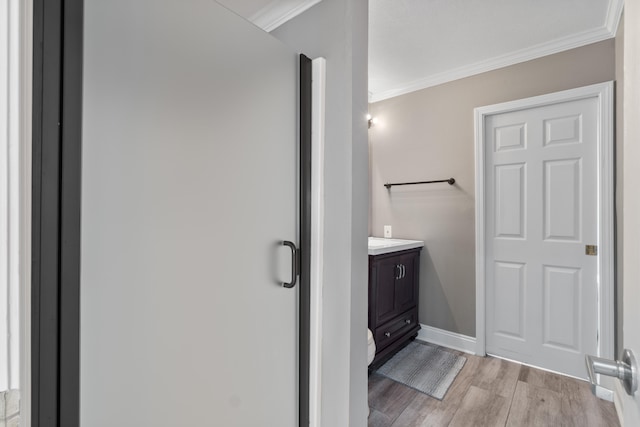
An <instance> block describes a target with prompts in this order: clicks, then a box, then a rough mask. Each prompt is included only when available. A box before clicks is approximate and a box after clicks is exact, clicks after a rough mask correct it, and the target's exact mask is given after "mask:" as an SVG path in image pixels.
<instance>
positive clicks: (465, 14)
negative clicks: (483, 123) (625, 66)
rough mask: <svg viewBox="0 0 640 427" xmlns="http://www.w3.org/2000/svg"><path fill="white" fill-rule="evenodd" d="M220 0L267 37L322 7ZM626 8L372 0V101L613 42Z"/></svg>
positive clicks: (550, 2) (560, 2) (549, 1)
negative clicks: (299, 15) (547, 56)
mask: <svg viewBox="0 0 640 427" xmlns="http://www.w3.org/2000/svg"><path fill="white" fill-rule="evenodd" d="M217 1H218V2H219V3H221V4H223V5H224V6H226V7H228V8H229V9H231V10H233V11H234V12H236V13H238V14H239V15H241V16H243V17H245V18H246V19H248V20H249V21H251V22H253V23H254V24H255V25H257V26H259V27H261V28H263V29H265V30H266V31H271V30H273V29H274V28H277V27H278V26H279V25H281V24H283V23H284V22H286V21H287V20H289V19H291V18H293V17H295V16H297V15H298V14H300V13H302V12H304V11H305V10H307V9H308V8H310V7H311V6H313V5H315V4H316V3H318V2H320V0H217ZM333 1H343V0H333ZM622 3H623V0H369V100H370V101H371V102H375V101H379V100H382V99H386V98H390V97H393V96H397V95H401V94H403V93H408V92H413V91H415V90H419V89H423V88H426V87H429V86H435V85H438V84H442V83H445V82H448V81H451V80H455V79H459V78H464V77H468V76H471V75H474V74H478V73H482V72H485V71H489V70H493V69H496V68H500V67H505V66H508V65H512V64H516V63H518V62H523V61H528V60H531V59H535V58H539V57H541V56H545V55H550V54H553V53H557V52H561V51H563V50H567V49H572V48H575V47H579V46H583V45H586V44H589V43H595V42H598V41H601V40H605V39H607V38H611V37H613V36H615V31H616V29H617V25H618V21H619V19H620V14H621V11H622ZM328 66H330V64H329V65H328Z"/></svg>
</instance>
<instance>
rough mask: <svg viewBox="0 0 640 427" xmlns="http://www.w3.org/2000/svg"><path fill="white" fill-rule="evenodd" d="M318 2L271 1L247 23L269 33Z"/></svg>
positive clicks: (309, 0) (300, 0)
mask: <svg viewBox="0 0 640 427" xmlns="http://www.w3.org/2000/svg"><path fill="white" fill-rule="evenodd" d="M320 1H322V0H280V1H272V2H271V3H270V4H269V5H268V6H266V7H264V8H262V9H261V10H259V11H258V12H256V13H254V14H253V15H251V16H250V17H249V21H251V22H252V23H253V24H254V25H256V26H258V27H260V28H262V29H263V30H265V31H266V32H271V31H273V30H275V29H276V28H278V27H279V26H280V25H282V24H284V23H285V22H287V21H289V20H290V19H293V18H295V17H296V16H298V15H300V14H301V13H303V12H304V11H306V10H307V9H309V8H310V7H312V6H314V5H316V4H318V3H320Z"/></svg>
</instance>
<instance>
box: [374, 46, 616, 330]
mask: <svg viewBox="0 0 640 427" xmlns="http://www.w3.org/2000/svg"><path fill="white" fill-rule="evenodd" d="M614 44H615V43H614V40H613V39H611V40H607V41H603V42H600V43H595V44H592V45H588V46H585V47H581V48H577V49H573V50H569V51H566V52H562V53H558V54H555V55H550V56H547V57H543V58H540V59H536V60H533V61H528V62H524V63H521V64H517V65H513V66H510V67H505V68H502V69H499V70H495V71H490V72H487V73H483V74H479V75H476V76H472V77H468V78H465V79H460V80H456V81H453V82H450V83H446V84H442V85H439V86H435V87H432V88H427V89H424V90H421V91H416V92H413V93H409V94H406V95H402V96H398V97H395V98H391V99H387V100H384V101H380V102H377V103H374V104H370V106H369V111H370V113H371V114H372V115H373V116H374V117H375V118H377V119H378V124H377V125H375V126H374V127H372V128H371V129H370V130H369V149H370V156H371V165H370V168H371V170H370V175H371V190H370V191H371V212H370V215H371V234H372V235H373V236H382V231H383V225H387V224H390V225H392V226H393V236H394V237H398V238H407V239H418V240H424V241H425V249H424V251H423V253H422V256H421V263H420V269H421V277H420V313H419V316H420V322H421V323H423V324H426V325H429V326H434V327H437V328H441V329H444V330H447V331H452V332H457V333H460V334H464V335H468V336H475V304H476V301H475V246H474V245H475V225H474V212H475V211H474V210H475V195H474V185H475V183H474V123H473V121H474V119H473V109H474V108H475V107H480V106H483V105H491V104H496V103H500V102H506V101H511V100H515V99H521V98H527V97H531V96H536V95H541V94H545V93H550V92H556V91H560V90H565V89H571V88H576V87H580V86H586V85H589V84H594V83H599V82H604V81H609V80H613V79H615V77H616V75H615V62H614V53H615V49H614ZM449 177H454V178H455V179H456V184H455V185H454V186H449V185H448V184H430V185H422V186H407V187H394V188H393V189H392V190H391V191H387V190H386V189H385V188H384V187H383V184H384V183H385V182H402V181H422V180H431V179H445V178H449Z"/></svg>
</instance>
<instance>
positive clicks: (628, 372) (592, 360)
mask: <svg viewBox="0 0 640 427" xmlns="http://www.w3.org/2000/svg"><path fill="white" fill-rule="evenodd" d="M585 362H586V364H587V374H588V375H589V382H590V383H591V392H592V393H593V394H594V395H595V396H598V397H600V398H601V399H606V400H610V401H613V391H612V390H609V389H606V388H604V387H602V386H601V385H600V384H598V383H597V382H596V374H601V375H606V376H608V377H615V378H618V379H619V380H620V381H622V383H623V384H624V389H625V390H626V392H627V394H629V395H631V396H633V394H634V393H635V392H636V390H638V364H637V362H636V358H635V357H634V355H633V352H632V351H631V350H629V349H625V350H624V351H623V352H622V360H610V359H603V358H602V357H596V356H589V355H587V356H585Z"/></svg>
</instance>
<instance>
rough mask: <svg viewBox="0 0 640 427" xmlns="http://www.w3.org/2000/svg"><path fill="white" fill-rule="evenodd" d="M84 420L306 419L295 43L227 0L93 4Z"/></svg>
mask: <svg viewBox="0 0 640 427" xmlns="http://www.w3.org/2000/svg"><path fill="white" fill-rule="evenodd" d="M84 28H85V37H84V45H85V53H84V99H83V104H84V107H83V116H84V118H83V158H82V161H83V172H82V245H81V248H82V256H81V258H82V276H81V295H82V299H81V329H82V333H81V395H82V399H81V421H82V422H81V424H82V425H87V426H111V425H122V426H142V425H145V426H176V425H225V426H253V425H273V426H276V425H277V426H294V425H296V424H297V422H298V416H297V413H298V394H297V383H298V379H297V369H298V366H297V364H298V341H297V328H298V324H297V298H298V295H297V294H298V289H297V288H294V289H293V290H290V289H285V288H283V287H282V286H280V283H281V282H283V281H289V280H290V263H291V254H290V252H289V249H288V248H285V247H282V246H280V242H281V241H282V240H291V241H297V225H298V224H297V199H296V194H297V167H296V164H297V159H298V155H297V148H296V146H297V83H296V82H297V55H296V54H295V53H294V52H292V51H291V50H290V49H288V48H287V47H285V46H284V45H282V44H281V43H280V42H278V41H277V40H275V39H274V38H272V37H271V36H269V35H268V34H266V33H264V32H263V31H261V30H259V29H258V28H256V27H254V26H253V25H251V24H249V23H247V22H245V21H244V20H242V19H241V18H239V17H238V16H236V15H235V14H233V13H230V12H229V11H227V10H226V9H224V8H223V7H221V6H220V5H218V4H217V3H216V2H214V1H210V0H189V1H187V2H176V1H169V0H161V1H158V0H143V1H136V2H130V1H126V0H114V1H108V2H102V1H97V0H89V1H85V26H84Z"/></svg>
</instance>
